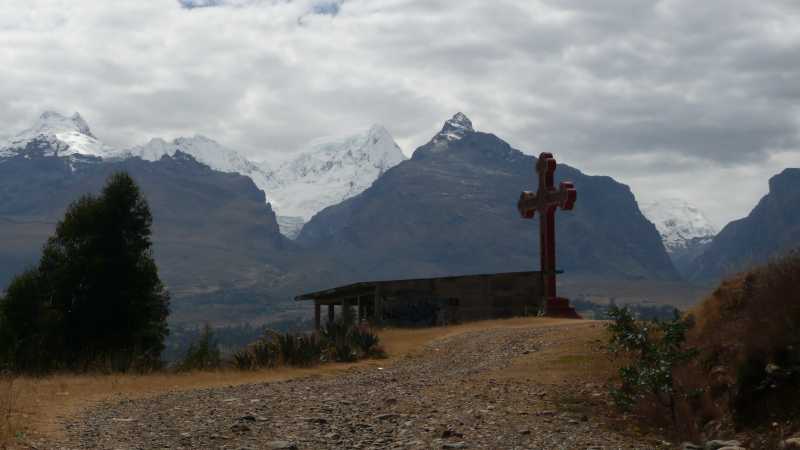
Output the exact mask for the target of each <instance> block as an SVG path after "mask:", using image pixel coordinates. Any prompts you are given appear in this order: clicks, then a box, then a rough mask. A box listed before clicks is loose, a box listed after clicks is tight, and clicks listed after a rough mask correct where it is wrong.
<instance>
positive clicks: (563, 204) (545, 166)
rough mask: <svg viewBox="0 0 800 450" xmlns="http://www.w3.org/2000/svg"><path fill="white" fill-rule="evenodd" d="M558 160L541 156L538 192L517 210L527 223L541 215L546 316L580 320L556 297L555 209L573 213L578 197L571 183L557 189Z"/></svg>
mask: <svg viewBox="0 0 800 450" xmlns="http://www.w3.org/2000/svg"><path fill="white" fill-rule="evenodd" d="M555 171H556V160H555V158H553V155H552V154H551V153H541V154H539V161H538V162H537V163H536V172H538V174H539V190H538V191H536V192H530V191H523V192H522V194H520V196H519V202H517V209H519V213H520V214H521V215H522V217H523V218H525V219H532V218H533V216H534V215H535V213H536V212H537V211H538V212H539V251H540V255H541V273H542V281H543V286H544V298H545V305H544V313H545V315H546V316H550V317H573V318H580V316H579V315H578V313H576V312H575V309H573V308H572V307H570V306H569V300H567V299H566V298H560V297H558V296H557V295H556V208H561V209H563V210H565V211H568V210H571V209H572V207H573V206H574V205H575V199H576V198H577V196H578V193H577V191H576V190H575V186H574V185H573V184H572V182H571V181H562V182H561V184H560V185H559V187H558V189H556V188H555V186H554V185H553V173H554V172H555Z"/></svg>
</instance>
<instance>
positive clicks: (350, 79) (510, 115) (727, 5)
mask: <svg viewBox="0 0 800 450" xmlns="http://www.w3.org/2000/svg"><path fill="white" fill-rule="evenodd" d="M0 40H2V41H3V42H4V43H6V44H5V45H4V48H3V51H2V52H0V79H2V80H3V83H2V84H0V100H1V101H2V104H3V106H4V107H3V108H0V121H2V124H3V126H2V127H0V138H2V137H6V136H8V135H10V134H13V132H15V131H17V130H19V129H21V128H25V127H26V126H27V125H28V124H29V123H30V122H31V121H32V120H33V119H34V118H35V117H36V116H37V115H38V113H39V112H40V111H41V110H43V109H47V108H49V109H57V110H61V111H64V112H71V111H73V110H77V111H80V112H81V113H82V114H83V115H84V116H85V117H86V118H87V120H88V121H89V122H90V124H91V125H92V127H93V129H94V131H95V134H96V135H98V136H99V137H101V138H103V139H104V140H106V141H107V142H109V143H111V144H113V145H118V146H125V145H131V144H136V143H141V142H143V141H146V140H147V139H149V138H150V137H152V136H164V137H167V138H169V137H174V136H177V135H184V134H194V133H202V134H205V135H208V136H211V137H213V138H215V139H217V140H219V141H221V142H223V143H225V144H227V145H229V146H231V147H234V148H238V149H240V150H241V151H243V152H244V153H246V154H248V155H250V156H252V157H255V158H259V159H269V158H270V157H272V156H271V155H275V154H276V153H287V152H292V151H294V150H296V149H298V148H301V147H302V146H303V145H304V144H305V143H306V142H308V141H310V140H312V139H314V138H318V137H320V136H324V135H328V134H339V133H341V132H343V131H346V130H349V129H355V128H363V127H364V126H367V125H369V124H371V123H373V122H380V123H383V124H384V125H386V126H387V128H389V130H390V131H391V132H392V133H393V134H394V135H395V137H396V138H397V140H398V142H400V144H401V146H403V147H404V149H405V150H406V151H407V152H409V153H410V152H411V151H412V150H413V149H414V148H415V147H416V146H417V145H421V144H422V143H424V142H425V141H426V140H427V139H429V138H430V136H431V135H433V134H434V133H435V132H436V131H437V129H438V128H439V127H440V126H441V122H442V121H443V120H444V119H445V118H447V117H449V116H450V115H451V114H452V113H453V112H455V111H457V110H460V111H464V112H466V113H467V114H468V115H469V116H470V117H471V118H472V120H473V122H474V123H475V125H476V127H477V128H478V129H481V130H486V131H490V132H493V133H495V134H497V135H498V136H500V137H501V138H503V139H506V140H508V141H509V142H510V143H512V145H514V146H516V147H517V148H520V149H523V150H524V151H527V152H529V153H536V152H539V151H543V150H550V151H554V152H555V153H556V155H557V156H558V157H559V158H560V159H562V160H564V161H565V162H568V163H570V164H572V165H574V166H576V167H578V168H581V169H583V170H585V171H587V172H590V173H603V174H608V175H612V176H614V177H615V178H617V179H619V180H621V181H623V182H626V183H629V184H630V185H631V186H632V188H633V189H634V192H635V193H636V194H637V197H639V198H641V199H645V200H649V199H654V198H658V197H660V196H668V195H669V196H681V197H686V198H689V199H692V200H694V201H695V203H697V204H698V205H699V206H701V207H702V208H704V209H705V210H707V211H709V213H710V214H711V215H712V218H713V219H714V220H715V221H716V222H717V223H720V224H722V223H724V222H726V221H728V220H730V219H732V218H735V217H738V216H741V215H743V214H746V213H747V210H748V209H749V208H750V207H751V206H752V205H753V204H755V201H756V200H757V198H758V197H759V196H760V195H763V193H764V192H765V191H766V186H767V185H766V178H768V177H769V176H770V175H771V174H773V173H775V172H777V171H778V170H780V168H781V166H784V165H787V164H793V165H800V133H799V132H798V126H799V125H800V107H798V105H800V103H798V100H800V83H798V82H797V80H798V79H800V4H798V3H797V2H795V1H790V0H785V1H784V0H773V1H760V2H751V1H746V0H706V1H703V2H697V1H690V0H663V1H659V2H647V1H641V0H609V1H604V2H586V1H583V0H561V1H556V0H538V1H529V2H518V1H513V0H498V1H495V2H485V1H480V0H465V1H461V2H457V3H456V2H452V1H444V0H424V1H423V0H384V1H381V2H375V1H369V0H348V1H347V2H342V1H330V0H326V1H320V0H294V1H285V0H180V1H176V2H174V3H171V2H163V1H157V0H151V1H140V0H138V1H136V0H120V1H118V2H95V1H90V0H75V1H72V2H69V3H68V4H55V3H54V2H51V1H48V0H30V1H22V0H12V1H11V2H3V4H2V5H0ZM692 180H700V181H698V182H695V183H692ZM709 180H713V183H712V182H711V181H709Z"/></svg>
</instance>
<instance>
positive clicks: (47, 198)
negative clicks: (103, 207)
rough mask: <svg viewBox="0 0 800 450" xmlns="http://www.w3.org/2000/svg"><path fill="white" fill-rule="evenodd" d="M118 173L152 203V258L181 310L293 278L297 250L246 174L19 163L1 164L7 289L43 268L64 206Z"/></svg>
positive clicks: (188, 167) (164, 162) (175, 165)
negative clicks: (185, 304)
mask: <svg viewBox="0 0 800 450" xmlns="http://www.w3.org/2000/svg"><path fill="white" fill-rule="evenodd" d="M116 171H127V172H128V173H130V174H131V176H132V177H133V178H134V179H135V180H136V181H137V183H138V184H139V185H140V187H141V188H142V190H143V192H144V194H145V196H146V198H147V200H148V202H149V204H150V207H151V210H152V213H153V241H154V245H153V249H154V255H155V257H156V261H157V263H158V265H159V270H160V273H161V275H162V278H163V279H164V280H165V282H166V284H167V285H168V287H169V289H170V290H171V291H172V293H173V294H174V296H176V297H177V299H178V302H177V303H178V304H176V307H178V308H180V306H181V305H180V304H179V303H180V299H181V298H182V297H189V296H192V295H196V294H202V293H210V292H216V291H219V290H222V289H226V288H239V289H241V288H247V287H252V286H256V285H264V284H268V283H271V282H274V281H275V280H277V279H282V278H285V277H286V276H287V275H286V274H287V272H288V266H289V265H290V264H291V261H290V260H292V259H293V258H296V257H297V256H296V253H298V251H299V249H297V246H296V245H294V244H293V243H292V242H291V241H289V240H288V239H286V238H285V237H283V236H282V235H281V234H280V233H279V232H278V225H277V222H276V220H275V214H274V213H273V212H272V209H271V208H270V206H269V204H267V203H266V202H265V200H264V193H263V192H262V191H260V190H259V189H258V188H256V186H255V185H254V184H253V182H252V180H250V179H249V178H247V177H243V176H240V175H236V174H229V173H222V172H217V171H213V170H211V169H209V168H208V167H207V166H205V165H202V164H199V163H198V162H196V161H195V160H194V159H192V158H191V157H190V156H188V155H185V154H181V153H178V154H176V155H175V157H174V158H169V157H164V158H162V159H161V160H159V161H156V162H148V161H143V160H141V159H138V158H132V159H127V160H124V161H116V162H109V161H105V162H104V161H102V160H100V159H97V158H91V157H83V158H82V159H80V160H76V159H75V157H68V158H60V157H54V156H51V157H32V158H29V157H23V156H19V157H13V158H7V159H3V160H2V162H0V180H2V181H0V249H2V251H0V267H1V268H2V272H0V289H1V288H2V287H3V286H5V284H6V283H7V282H8V280H9V279H10V277H11V276H12V275H13V274H15V273H18V272H19V271H21V270H22V269H24V268H25V267H26V266H27V265H32V264H34V263H35V262H36V260H37V259H38V256H39V251H40V249H41V246H42V245H43V243H44V242H45V240H46V239H47V237H48V236H49V235H51V234H52V233H53V231H54V229H55V223H56V222H57V221H58V220H59V219H60V218H61V217H62V216H63V213H64V210H65V209H66V207H67V205H68V204H69V203H70V202H72V201H74V200H75V199H77V198H79V197H80V196H81V195H84V194H86V193H93V192H99V190H100V189H101V188H102V186H103V185H104V183H105V181H106V178H107V177H108V176H109V175H110V174H112V173H114V172H116ZM296 250H297V251H296ZM258 300H268V298H267V299H264V298H263V296H262V297H261V298H259V299H258Z"/></svg>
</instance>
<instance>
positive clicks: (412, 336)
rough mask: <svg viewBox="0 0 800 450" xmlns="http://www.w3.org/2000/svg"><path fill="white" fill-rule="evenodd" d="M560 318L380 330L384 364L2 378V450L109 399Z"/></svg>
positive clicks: (266, 374) (298, 372)
mask: <svg viewBox="0 0 800 450" xmlns="http://www.w3.org/2000/svg"><path fill="white" fill-rule="evenodd" d="M571 322H572V321H568V320H567V321H564V320H559V319H536V318H518V319H508V320H492V321H484V322H473V323H467V324H462V325H456V326H450V327H437V328H424V329H394V328H387V329H383V330H381V331H380V333H379V335H380V338H381V344H382V345H383V347H384V349H385V350H386V352H387V354H388V355H389V357H388V359H382V360H362V361H359V362H355V363H336V364H327V365H322V366H316V367H313V368H290V367H278V368H274V369H267V370H255V371H238V370H217V371H195V372H188V373H153V374H147V375H132V374H108V375H107V374H97V375H90V374H80V375H75V374H56V375H51V376H46V377H41V378H36V377H19V378H16V379H14V380H13V383H12V379H3V380H2V383H3V384H2V385H1V386H0V391H2V392H0V394H1V395H0V397H2V398H0V408H2V410H3V417H2V419H0V427H2V428H0V432H2V434H0V448H5V447H4V445H3V444H5V446H11V448H13V444H14V442H16V440H17V436H31V437H46V436H58V435H59V434H60V433H61V432H62V420H63V419H64V418H68V417H74V416H76V415H77V414H80V412H81V411H83V410H85V409H86V408H88V407H91V406H92V405H96V404H98V403H100V402H103V401H108V400H117V399H119V400H121V399H136V398H145V397H148V396H153V395H158V394H162V393H165V392H170V391H180V390H192V389H203V388H214V387H223V386H231V385H241V384H250V383H264V382H272V381H281V380H288V379H295V378H301V377H324V376H332V375H335V374H337V373H341V372H342V371H346V370H350V369H352V368H355V367H362V366H384V365H388V364H392V362H393V361H394V360H396V359H398V358H403V357H405V356H407V355H413V354H414V353H416V352H420V351H422V349H423V347H424V346H425V345H426V344H428V343H430V342H432V341H434V340H436V339H440V338H445V337H448V336H453V335H457V334H461V333H465V332H470V331H476V330H483V329H489V328H492V327H530V326H545V325H553V324H558V323H571Z"/></svg>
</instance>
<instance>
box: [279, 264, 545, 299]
mask: <svg viewBox="0 0 800 450" xmlns="http://www.w3.org/2000/svg"><path fill="white" fill-rule="evenodd" d="M557 272H560V271H557ZM538 273H541V272H540V271H538V270H529V271H523V272H498V273H476V274H466V275H448V276H444V277H431V278H400V279H396V280H377V281H360V282H357V283H351V284H344V285H342V286H337V287H333V288H329V289H323V290H321V291H315V292H309V293H306V294H301V295H298V296H296V297H295V298H294V300H295V301H303V300H316V299H320V298H326V297H339V296H343V295H358V294H364V293H366V291H370V290H372V289H374V288H375V287H376V286H377V285H379V284H383V283H396V282H398V281H431V280H448V279H454V278H472V277H492V276H498V275H535V274H538Z"/></svg>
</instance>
